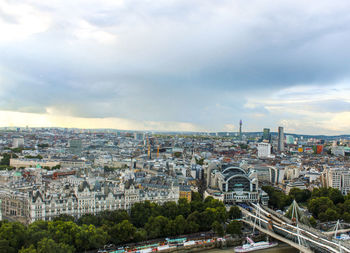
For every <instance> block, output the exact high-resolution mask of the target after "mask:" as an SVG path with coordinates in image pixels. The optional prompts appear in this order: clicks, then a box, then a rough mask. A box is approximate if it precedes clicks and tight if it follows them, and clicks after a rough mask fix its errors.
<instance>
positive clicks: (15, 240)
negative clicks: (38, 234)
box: [0, 222, 28, 249]
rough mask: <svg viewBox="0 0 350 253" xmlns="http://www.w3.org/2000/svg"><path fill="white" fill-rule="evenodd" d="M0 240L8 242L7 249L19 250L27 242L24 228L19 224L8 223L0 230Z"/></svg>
mask: <svg viewBox="0 0 350 253" xmlns="http://www.w3.org/2000/svg"><path fill="white" fill-rule="evenodd" d="M0 238H1V239H2V240H6V241H7V242H8V248H9V249H10V248H14V249H20V248H22V246H24V243H25V242H26V241H27V238H28V233H27V230H26V227H25V226H24V225H22V224H21V223H19V222H8V223H4V224H2V226H1V228H0Z"/></svg>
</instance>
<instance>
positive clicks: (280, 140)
mask: <svg viewBox="0 0 350 253" xmlns="http://www.w3.org/2000/svg"><path fill="white" fill-rule="evenodd" d="M277 149H278V151H279V152H282V151H284V131H283V127H278V147H277Z"/></svg>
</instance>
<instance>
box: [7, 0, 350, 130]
mask: <svg viewBox="0 0 350 253" xmlns="http://www.w3.org/2000/svg"><path fill="white" fill-rule="evenodd" d="M349 7H350V3H348V2H347V1H339V0H338V1H323V2H322V3H320V2H318V1H317V2H316V1H311V2H310V1H309V2H308V3H304V2H303V1H284V2H283V3H282V2H281V3H276V2H273V1H268V0H264V1H253V2H250V3H247V2H245V1H222V2H220V3H218V2H217V1H215V2H214V1H209V0H205V1H200V2H199V1H182V0H179V1H170V2H161V1H152V2H147V3H144V2H143V1H138V0H134V1H108V0H104V1H95V0H90V1H88V2H85V1H84V2H83V1H73V2H65V1H63V2H60V1H57V2H50V3H42V2H40V1H36V0H26V1H21V2H17V1H11V2H9V1H3V2H2V3H0V29H1V31H2V34H3V35H4V36H1V38H0V118H1V119H2V120H1V122H0V127H4V126H20V127H25V126H26V125H28V126H30V127H69V128H113V129H121V130H155V131H203V132H214V131H230V132H238V131H239V120H240V119H242V120H243V127H242V131H243V132H255V131H257V132H258V131H262V129H263V128H270V129H273V131H275V130H276V129H277V128H278V126H283V127H284V129H285V131H286V132H292V133H297V134H325V135H340V134H350V100H349V97H350V83H349V71H348V70H349V67H350V63H349V62H348V61H347V60H346V59H347V58H348V56H349V55H350V50H349V46H348V44H349V43H348V41H349V39H350V35H349V33H348V32H347V31H348V29H349V28H350V25H349V22H348V21H349V18H348V14H347V10H348V9H349Z"/></svg>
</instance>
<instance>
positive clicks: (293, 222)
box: [240, 201, 350, 253]
mask: <svg viewBox="0 0 350 253" xmlns="http://www.w3.org/2000/svg"><path fill="white" fill-rule="evenodd" d="M250 206H251V208H252V209H251V210H246V209H244V208H240V209H241V211H242V221H243V222H244V223H245V224H247V225H249V226H251V227H253V230H255V229H257V230H259V231H261V232H263V233H265V234H267V235H269V236H271V237H273V238H275V239H277V240H279V241H282V242H285V243H287V244H289V245H291V246H292V247H294V248H296V249H298V250H300V252H306V253H309V252H321V253H323V252H325V253H326V252H327V253H328V252H334V253H350V244H348V243H346V242H344V241H341V240H338V239H336V234H337V233H339V232H340V231H341V230H338V229H337V228H336V229H335V230H336V231H333V232H332V234H335V236H334V237H332V234H331V233H328V234H326V233H322V232H321V231H319V230H316V229H313V228H311V227H310V226H308V225H305V224H303V223H302V222H301V221H305V222H306V221H307V219H305V217H304V215H303V213H302V211H301V210H300V208H299V206H298V204H297V203H296V202H295V201H294V202H293V204H292V205H291V206H290V208H289V209H288V211H287V214H289V216H290V218H291V219H289V218H287V217H285V216H283V215H281V214H278V213H276V212H275V211H273V210H271V209H269V208H267V207H265V206H260V205H259V204H252V203H251V205H250ZM306 223H307V222H306Z"/></svg>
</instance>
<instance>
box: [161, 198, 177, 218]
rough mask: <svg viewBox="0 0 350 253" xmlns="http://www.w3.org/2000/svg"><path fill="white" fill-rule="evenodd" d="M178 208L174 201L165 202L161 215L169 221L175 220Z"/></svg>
mask: <svg viewBox="0 0 350 253" xmlns="http://www.w3.org/2000/svg"><path fill="white" fill-rule="evenodd" d="M177 213H178V208H177V205H176V202H175V201H169V202H165V203H164V204H163V206H162V215H163V216H164V217H167V218H169V219H175V217H176V215H177Z"/></svg>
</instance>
